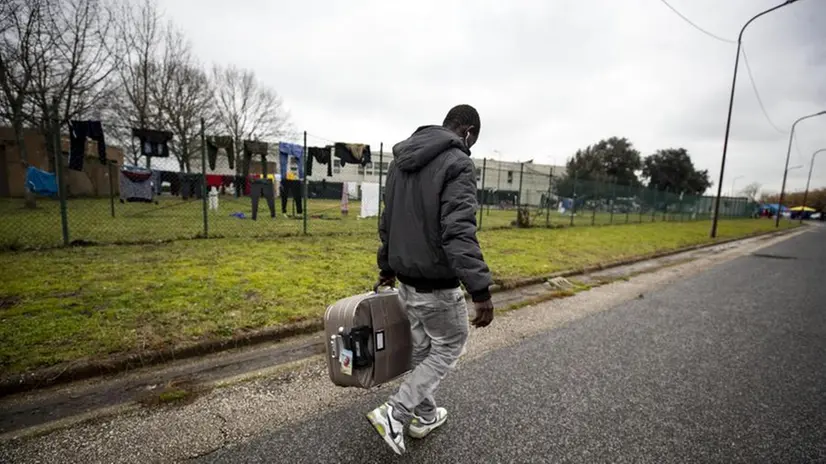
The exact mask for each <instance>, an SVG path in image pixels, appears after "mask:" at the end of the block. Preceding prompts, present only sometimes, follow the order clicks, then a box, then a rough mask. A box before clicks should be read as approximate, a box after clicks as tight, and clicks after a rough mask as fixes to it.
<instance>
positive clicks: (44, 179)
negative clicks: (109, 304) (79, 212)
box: [26, 166, 57, 197]
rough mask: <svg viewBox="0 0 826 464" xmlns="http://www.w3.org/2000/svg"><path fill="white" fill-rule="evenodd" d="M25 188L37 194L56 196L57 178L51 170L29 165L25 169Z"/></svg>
mask: <svg viewBox="0 0 826 464" xmlns="http://www.w3.org/2000/svg"><path fill="white" fill-rule="evenodd" d="M26 188H27V189H29V191H30V192H32V193H35V194H37V195H43V196H48V197H55V196H57V179H56V178H55V175H54V174H53V173H51V172H46V171H41V170H40V169H37V168H34V167H31V166H29V167H28V169H26Z"/></svg>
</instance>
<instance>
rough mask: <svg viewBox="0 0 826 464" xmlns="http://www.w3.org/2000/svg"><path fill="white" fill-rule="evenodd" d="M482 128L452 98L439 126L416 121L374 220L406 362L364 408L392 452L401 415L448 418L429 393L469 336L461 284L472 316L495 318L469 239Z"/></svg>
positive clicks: (423, 431) (421, 429)
mask: <svg viewBox="0 0 826 464" xmlns="http://www.w3.org/2000/svg"><path fill="white" fill-rule="evenodd" d="M479 128H480V121H479V113H477V111H476V110H475V109H474V108H473V107H471V106H469V105H459V106H456V107H455V108H453V109H451V110H450V112H448V114H447V117H445V120H444V123H443V124H442V126H423V127H420V128H418V129H417V130H416V132H414V133H413V135H411V136H410V137H409V138H408V139H407V140H405V141H403V142H400V143H398V144H396V146H394V147H393V155H394V157H395V161H394V162H393V163H392V164H391V166H390V170H389V172H388V174H387V184H386V189H385V191H386V194H385V203H386V209H385V210H384V213H383V215H382V218H381V226H380V227H379V236H380V238H381V247H380V248H379V251H378V265H379V269H380V277H379V282H380V283H381V284H393V283H394V282H395V280H396V279H398V280H399V281H400V283H401V285H400V287H399V297H400V298H401V300H402V303H403V304H404V305H405V309H406V310H407V314H408V318H409V319H410V330H411V331H412V340H413V356H412V361H413V371H412V372H411V373H410V374H408V376H407V378H406V379H405V381H404V383H402V385H401V386H400V387H399V389H398V391H397V392H396V393H395V394H393V395H392V396H391V397H390V399H389V400H388V401H387V402H386V403H385V404H383V405H381V406H379V407H378V408H376V409H374V410H373V411H370V412H369V413H368V414H367V418H368V420H369V421H370V423H371V424H372V425H373V427H374V428H375V429H376V431H377V432H378V433H379V435H381V436H382V438H383V439H384V440H385V442H387V444H388V445H390V447H391V448H392V449H393V451H395V452H396V453H397V454H402V453H404V451H405V446H404V436H403V429H404V425H405V424H406V423H409V424H410V427H409V433H410V436H412V437H414V438H423V437H425V436H426V435H427V434H429V433H430V432H431V431H433V430H434V429H436V428H437V427H439V426H440V425H442V424H443V423H444V422H445V419H447V410H445V409H444V408H440V407H436V403H435V400H434V398H433V395H434V393H435V392H436V389H437V388H438V386H439V383H440V382H441V380H442V379H443V378H444V377H445V375H446V374H447V373H448V371H449V370H451V369H452V368H453V367H454V366H455V365H456V361H457V360H458V359H459V356H460V355H461V354H462V350H463V349H464V346H465V342H466V341H467V337H468V312H467V304H466V302H465V298H464V294H463V292H462V289H461V286H460V285H464V286H465V288H466V289H467V291H468V293H469V294H470V295H471V298H472V300H473V302H474V306H475V309H476V315H475V317H474V319H473V321H471V322H472V323H473V325H474V326H476V327H485V326H487V325H489V324H490V323H491V322H492V321H493V304H492V302H491V296H490V291H489V287H490V285H491V284H492V280H491V275H490V270H489V269H488V266H487V265H486V264H485V260H484V258H483V256H482V250H481V248H480V246H479V242H478V240H477V239H476V205H477V202H476V169H475V167H474V164H473V162H472V161H471V159H470V147H472V146H473V145H474V144H475V143H476V140H477V139H478V137H479Z"/></svg>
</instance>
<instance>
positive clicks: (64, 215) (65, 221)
mask: <svg viewBox="0 0 826 464" xmlns="http://www.w3.org/2000/svg"><path fill="white" fill-rule="evenodd" d="M52 121H53V123H52V124H54V128H55V131H54V140H52V143H53V144H54V156H55V177H56V178H57V196H58V198H59V199H60V225H61V232H62V234H63V246H69V212H68V211H67V205H66V182H65V179H64V178H63V153H62V150H61V149H60V117H59V116H58V113H57V99H56V98H55V99H54V100H53V103H52Z"/></svg>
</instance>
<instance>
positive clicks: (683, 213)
mask: <svg viewBox="0 0 826 464" xmlns="http://www.w3.org/2000/svg"><path fill="white" fill-rule="evenodd" d="M680 222H685V212H684V211H683V192H680Z"/></svg>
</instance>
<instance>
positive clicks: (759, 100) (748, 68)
mask: <svg viewBox="0 0 826 464" xmlns="http://www.w3.org/2000/svg"><path fill="white" fill-rule="evenodd" d="M660 1H661V2H662V3H663V4H664V5H665V6H667V7H668V8H669V9H670V10H671V11H673V12H674V13H675V14H676V15H677V16H679V17H680V18H682V19H683V20H684V21H685V22H687V23H688V24H690V25H691V26H692V27H694V28H695V29H697V30H698V31H700V32H702V33H703V34H705V35H707V36H709V37H712V38H714V39H717V40H719V41H721V42H725V43H728V44H737V41H736V40H730V39H726V38H723V37H720V36H718V35H716V34H714V33H712V32H709V31H707V30H706V29H703V28H702V27H700V26H699V25H697V24H696V23H695V22H694V21H692V20H690V19H688V18H687V17H686V16H685V15H684V14H682V13H680V12H679V11H678V10H677V9H676V8H674V7H673V6H671V4H670V3H668V2H667V1H666V0H660ZM740 51H741V52H742V54H743V63H744V64H745V65H746V71H747V73H748V76H749V82H750V83H751V88H752V90H754V96H755V97H756V98H757V103H758V104H759V106H760V110H761V111H762V113H763V116H764V117H765V118H766V121H767V122H768V123H769V125H770V126H771V127H772V128H773V129H774V130H776V131H777V132H778V133H781V134H787V133H788V132H789V131H786V130H783V129H780V128H779V127H777V125H776V124H775V123H774V121H772V118H771V117H770V116H769V113H768V111H766V106H765V105H764V104H763V99H762V97H760V92H759V91H758V90H757V84H756V82H755V80H754V73H753V72H752V70H751V65H750V64H749V59H748V56H747V55H746V47H745V45H743V44H742V43H741V44H740Z"/></svg>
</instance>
